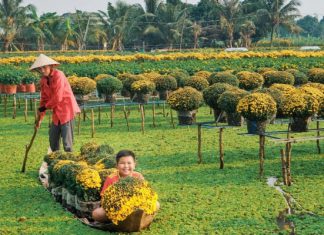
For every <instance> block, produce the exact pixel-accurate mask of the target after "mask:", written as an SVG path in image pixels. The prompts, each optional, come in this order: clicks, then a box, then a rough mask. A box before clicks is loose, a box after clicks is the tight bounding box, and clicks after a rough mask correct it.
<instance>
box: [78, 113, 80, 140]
mask: <svg viewBox="0 0 324 235" xmlns="http://www.w3.org/2000/svg"><path fill="white" fill-rule="evenodd" d="M80 125H81V113H79V115H78V135H80Z"/></svg>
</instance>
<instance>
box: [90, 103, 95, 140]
mask: <svg viewBox="0 0 324 235" xmlns="http://www.w3.org/2000/svg"><path fill="white" fill-rule="evenodd" d="M94 134H95V124H94V112H93V109H91V138H93V137H94Z"/></svg>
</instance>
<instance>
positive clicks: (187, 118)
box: [178, 110, 197, 125]
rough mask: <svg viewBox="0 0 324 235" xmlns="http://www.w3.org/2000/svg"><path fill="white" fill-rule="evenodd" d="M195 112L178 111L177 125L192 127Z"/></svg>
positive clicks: (194, 120)
mask: <svg viewBox="0 0 324 235" xmlns="http://www.w3.org/2000/svg"><path fill="white" fill-rule="evenodd" d="M196 112H197V111H196V110H192V111H178V120H179V125H192V124H193V123H195V122H196Z"/></svg>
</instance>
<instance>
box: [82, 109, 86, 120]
mask: <svg viewBox="0 0 324 235" xmlns="http://www.w3.org/2000/svg"><path fill="white" fill-rule="evenodd" d="M82 113H83V122H85V120H86V111H85V108H82Z"/></svg>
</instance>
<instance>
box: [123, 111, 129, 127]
mask: <svg viewBox="0 0 324 235" xmlns="http://www.w3.org/2000/svg"><path fill="white" fill-rule="evenodd" d="M123 112H124V117H125V120H126V125H127V130H128V131H129V123H128V115H127V112H126V107H125V105H124V108H123Z"/></svg>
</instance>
